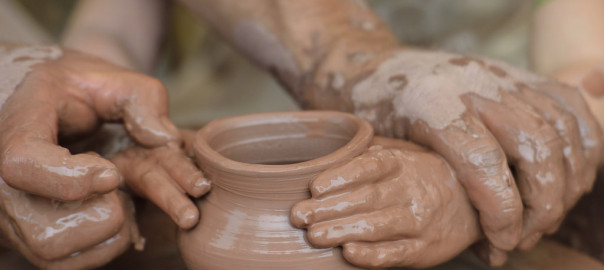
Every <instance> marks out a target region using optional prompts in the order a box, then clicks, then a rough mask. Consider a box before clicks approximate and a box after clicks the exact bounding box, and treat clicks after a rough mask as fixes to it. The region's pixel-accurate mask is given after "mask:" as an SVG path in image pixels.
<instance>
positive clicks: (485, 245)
mask: <svg viewBox="0 0 604 270" xmlns="http://www.w3.org/2000/svg"><path fill="white" fill-rule="evenodd" d="M472 250H473V251H474V254H476V256H477V257H478V258H480V259H481V260H482V261H483V262H485V263H487V264H488V265H489V266H491V267H501V266H503V265H504V264H505V261H507V258H508V255H507V253H506V252H505V251H503V250H501V249H498V248H496V247H494V246H493V245H492V244H491V243H489V241H486V240H482V241H479V242H478V243H476V244H474V245H473V246H472Z"/></svg>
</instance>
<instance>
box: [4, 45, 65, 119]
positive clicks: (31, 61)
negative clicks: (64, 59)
mask: <svg viewBox="0 0 604 270" xmlns="http://www.w3.org/2000/svg"><path fill="white" fill-rule="evenodd" d="M62 55H63V51H62V50H61V49H60V48H59V47H57V46H20V47H14V48H7V47H0V107H1V106H2V104H4V102H5V101H6V99H8V97H9V96H10V95H12V94H13V92H14V91H15V89H16V88H17V86H18V85H19V83H21V81H23V79H24V78H25V76H26V75H27V73H28V72H30V71H31V69H32V67H33V66H34V65H36V64H40V63H43V62H44V61H46V60H55V59H58V58H59V57H61V56H62Z"/></svg>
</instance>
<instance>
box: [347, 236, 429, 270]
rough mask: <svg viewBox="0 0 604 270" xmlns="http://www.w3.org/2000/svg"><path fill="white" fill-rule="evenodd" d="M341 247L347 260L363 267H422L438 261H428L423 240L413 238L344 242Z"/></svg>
mask: <svg viewBox="0 0 604 270" xmlns="http://www.w3.org/2000/svg"><path fill="white" fill-rule="evenodd" d="M343 249H344V250H343V255H344V258H345V259H346V260H347V261H349V262H350V263H352V264H354V265H357V266H361V267H364V268H372V269H373V268H384V267H391V266H407V267H418V268H419V267H422V268H423V267H429V266H432V265H433V264H438V263H439V262H430V259H428V258H429V256H424V254H425V252H426V244H425V242H423V241H421V240H415V239H405V240H397V241H386V242H378V243H361V242H350V243H346V244H344V245H343ZM432 261H434V260H432Z"/></svg>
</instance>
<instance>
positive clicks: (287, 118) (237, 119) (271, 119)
mask: <svg viewBox="0 0 604 270" xmlns="http://www.w3.org/2000/svg"><path fill="white" fill-rule="evenodd" d="M326 118H327V119H326ZM292 119H295V120H296V121H298V122H301V121H303V120H312V119H317V120H319V121H327V122H329V121H333V122H342V121H351V122H352V123H354V124H356V125H357V131H356V133H355V134H354V135H353V136H352V138H350V140H349V141H348V142H347V143H346V144H344V145H343V146H341V147H340V148H338V149H337V150H335V151H333V152H331V153H329V154H327V155H324V156H321V157H318V158H315V159H311V160H308V161H303V162H299V163H292V164H279V165H272V164H271V165H267V164H252V163H244V162H239V161H235V160H232V159H230V158H227V157H225V156H223V155H222V154H220V153H218V152H217V151H216V150H214V149H213V148H212V147H211V146H210V145H209V143H208V140H206V139H204V138H210V139H211V138H213V137H214V136H216V135H217V134H220V133H221V132H223V131H225V130H228V129H231V128H233V127H242V126H253V125H257V124H263V123H279V122H283V123H287V122H291V121H292ZM372 138H373V127H372V126H371V124H369V122H367V121H366V120H364V119H362V118H360V117H358V116H356V115H353V114H349V113H343V112H338V111H293V112H292V111H290V112H266V113H255V114H246V115H241V116H234V117H228V118H223V119H218V120H214V121H212V122H210V123H208V124H207V125H205V126H204V127H203V128H201V129H200V130H199V131H197V133H196V134H195V141H194V143H193V149H194V150H195V157H196V159H197V162H198V164H199V166H200V167H202V169H203V167H205V166H210V167H213V168H215V169H219V170H221V171H223V172H227V173H232V174H236V175H241V176H253V177H255V176H262V177H265V178H270V177H271V176H274V177H282V176H284V175H299V174H307V173H314V172H317V171H321V170H325V169H327V168H330V167H333V166H334V165H336V164H338V163H339V162H342V161H344V160H348V159H351V158H353V157H356V156H358V155H360V154H361V153H362V152H364V151H365V150H366V149H367V147H368V146H369V143H370V142H371V140H372Z"/></svg>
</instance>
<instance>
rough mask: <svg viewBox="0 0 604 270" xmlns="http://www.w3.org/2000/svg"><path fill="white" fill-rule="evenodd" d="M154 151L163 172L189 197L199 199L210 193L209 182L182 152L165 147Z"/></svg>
mask: <svg viewBox="0 0 604 270" xmlns="http://www.w3.org/2000/svg"><path fill="white" fill-rule="evenodd" d="M154 151H158V155H160V156H161V157H160V162H161V166H162V167H163V168H164V170H166V171H167V172H168V174H169V175H170V177H172V179H174V180H175V181H176V182H177V183H178V185H180V187H181V188H182V189H184V190H185V191H186V192H187V193H188V194H189V195H191V196H193V197H195V198H199V197H200V196H201V195H203V194H205V193H207V192H208V191H210V187H211V185H210V181H209V180H208V179H206V178H205V177H204V176H203V174H202V173H201V171H200V170H199V169H198V168H197V167H195V165H194V164H193V162H192V161H191V159H189V158H187V157H186V156H185V154H184V153H183V152H182V151H179V150H176V149H172V148H167V147H164V148H161V149H157V150H154Z"/></svg>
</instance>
